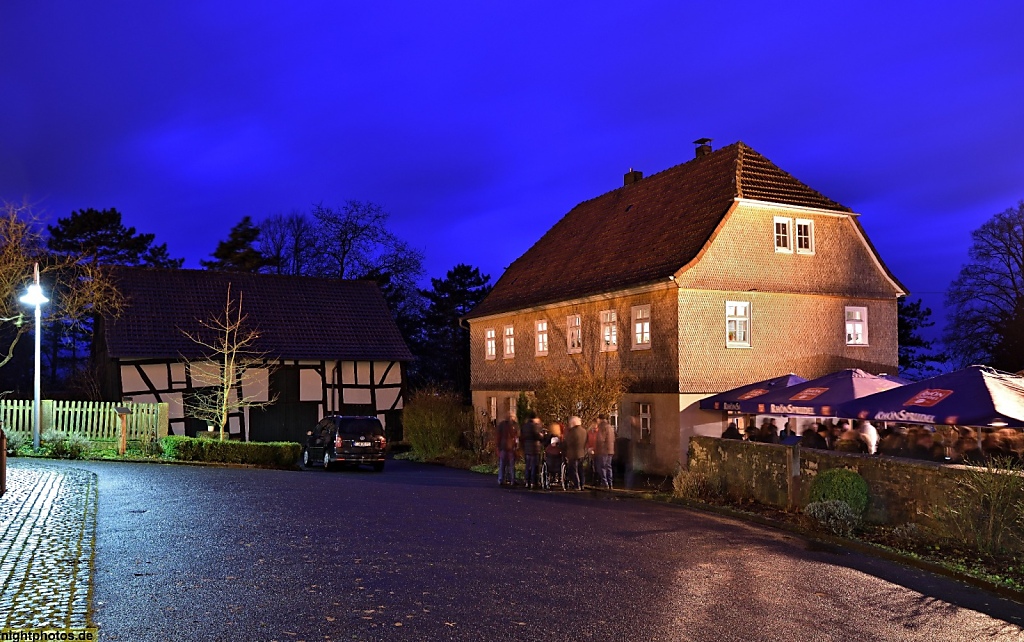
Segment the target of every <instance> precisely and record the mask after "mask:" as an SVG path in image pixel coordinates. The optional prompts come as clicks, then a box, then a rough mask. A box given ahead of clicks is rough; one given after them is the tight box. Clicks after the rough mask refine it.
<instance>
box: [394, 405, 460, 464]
mask: <svg viewBox="0 0 1024 642" xmlns="http://www.w3.org/2000/svg"><path fill="white" fill-rule="evenodd" d="M402 414H403V417H402V421H403V423H404V427H405V440H406V441H408V442H409V445H410V446H412V449H413V451H414V452H415V453H416V455H418V456H419V457H421V458H423V459H426V460H429V459H434V458H436V457H440V456H442V455H444V454H446V453H448V452H450V451H453V450H455V449H456V448H458V446H459V442H460V441H461V439H462V436H463V433H465V432H467V431H470V432H471V431H472V430H473V409H472V408H466V407H465V406H463V405H462V398H461V397H460V396H459V395H457V394H455V393H450V392H440V391H436V390H421V391H419V392H417V393H416V394H415V395H413V397H412V399H410V400H409V403H407V404H406V405H405V408H404V410H403V411H402Z"/></svg>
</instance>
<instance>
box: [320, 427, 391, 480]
mask: <svg viewBox="0 0 1024 642" xmlns="http://www.w3.org/2000/svg"><path fill="white" fill-rule="evenodd" d="M306 435H307V437H306V447H305V448H303V449H302V465H303V466H306V467H309V466H317V465H322V466H323V467H324V469H325V470H326V469H330V467H331V466H332V465H333V464H370V465H371V466H373V469H374V470H376V471H377V472H380V471H382V470H384V454H385V449H386V448H387V445H388V444H387V440H386V439H385V438H384V426H382V425H381V424H380V420H379V419H377V418H376V417H343V416H339V415H334V416H330V417H324V418H323V419H321V420H320V423H318V424H317V425H316V427H315V428H313V430H311V431H309V432H308V433H306Z"/></svg>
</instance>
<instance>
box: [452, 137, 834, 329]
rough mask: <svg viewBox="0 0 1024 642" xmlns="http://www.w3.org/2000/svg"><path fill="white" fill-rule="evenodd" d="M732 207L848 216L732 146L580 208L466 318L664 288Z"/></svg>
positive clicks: (521, 260)
mask: <svg viewBox="0 0 1024 642" xmlns="http://www.w3.org/2000/svg"><path fill="white" fill-rule="evenodd" d="M736 198H748V199H753V200H760V201H768V202H773V203H783V204H788V205H801V206H805V207H813V208H818V209H823V210H831V211H838V212H849V211H850V209H849V208H847V207H845V206H843V205H840V204H839V203H836V202H835V201H833V200H831V199H828V198H826V197H825V196H822V195H821V194H820V193H818V192H816V191H815V190H813V189H811V188H810V187H807V186H806V185H804V184H803V183H801V182H800V181H798V180H797V179H795V178H793V177H792V176H791V175H789V174H788V173H786V172H784V171H782V170H781V169H779V168H778V167H777V166H776V165H775V164H774V163H772V162H771V161H770V160H768V159H767V158H765V157H764V156H762V155H761V154H759V153H757V152H756V151H754V150H753V149H751V148H750V147H748V146H747V145H745V144H744V143H742V142H737V143H733V144H732V145H729V146H727V147H723V148H721V149H719V150H716V151H714V152H711V153H710V154H707V155H705V156H702V157H699V158H695V159H693V160H691V161H689V162H687V163H683V164H681V165H676V166H675V167H671V168H669V169H666V170H665V171H663V172H659V173H657V174H654V175H652V176H648V177H646V178H644V179H642V180H640V181H638V182H636V183H633V184H631V185H626V186H624V187H620V188H618V189H616V190H613V191H611V192H608V193H606V194H603V195H601V196H598V197H597V198H594V199H592V200H589V201H584V202H583V203H580V204H579V205H577V206H576V207H574V208H573V209H572V210H571V211H570V212H569V213H568V214H566V215H565V216H564V217H562V219H561V220H560V221H558V222H557V223H555V225H554V227H552V228H551V229H550V230H548V232H547V233H546V234H545V235H544V236H543V237H541V239H540V240H539V241H537V243H535V244H534V245H533V247H531V248H530V249H529V250H527V251H526V253H525V254H523V255H522V256H521V257H519V258H518V259H516V261H515V262H514V263H512V265H510V266H509V268H508V269H507V270H506V271H505V273H504V274H503V275H502V276H501V278H500V279H499V280H498V282H497V283H496V284H495V285H494V289H493V290H492V291H491V293H490V295H488V297H487V298H486V299H484V301H482V302H481V303H480V305H478V306H477V307H476V308H475V309H474V310H473V311H472V312H471V313H470V314H469V315H468V316H469V317H470V318H472V317H480V316H486V315H489V314H498V313H502V312H509V311H511V310H518V309H521V308H524V307H529V306H532V305H541V304H546V303H553V302H557V301H565V300H568V299H573V298H578V297H584V296H588V295H592V294H599V293H602V292H610V291H614V290H620V289H624V288H628V287H634V286H639V285H644V284H648V283H655V282H658V281H663V280H666V279H667V278H668V277H669V276H671V275H672V274H675V272H676V271H677V270H679V269H680V268H682V267H683V266H684V265H686V264H687V263H689V262H690V261H692V260H693V259H694V258H695V257H696V256H697V255H698V253H699V252H700V251H701V249H702V248H703V247H704V246H705V244H707V242H708V240H709V239H710V238H711V235H712V233H713V232H714V231H715V228H716V227H717V226H718V224H719V223H720V222H721V221H722V218H723V217H724V216H725V214H726V212H727V211H728V210H729V207H730V206H731V205H732V203H733V201H734V199H736Z"/></svg>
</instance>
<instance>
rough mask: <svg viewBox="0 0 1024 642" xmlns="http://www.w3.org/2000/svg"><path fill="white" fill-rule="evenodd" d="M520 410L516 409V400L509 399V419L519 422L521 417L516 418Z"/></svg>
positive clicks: (513, 398)
mask: <svg viewBox="0 0 1024 642" xmlns="http://www.w3.org/2000/svg"><path fill="white" fill-rule="evenodd" d="M517 413H518V409H517V408H516V398H515V397H509V398H508V418H509V419H511V420H512V421H519V417H517V416H516V414H517Z"/></svg>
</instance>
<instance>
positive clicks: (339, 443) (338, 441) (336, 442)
mask: <svg viewBox="0 0 1024 642" xmlns="http://www.w3.org/2000/svg"><path fill="white" fill-rule="evenodd" d="M343 443H344V442H343V440H342V438H341V435H338V436H337V437H335V438H334V447H335V448H341V447H342V445H343Z"/></svg>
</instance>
